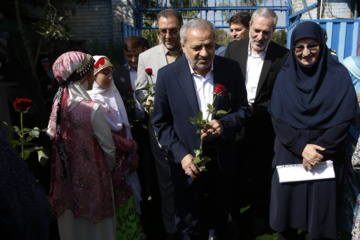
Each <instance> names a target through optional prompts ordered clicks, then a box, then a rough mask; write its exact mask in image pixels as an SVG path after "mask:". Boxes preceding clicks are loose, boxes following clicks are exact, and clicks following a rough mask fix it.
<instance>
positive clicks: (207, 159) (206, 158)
mask: <svg viewBox="0 0 360 240" xmlns="http://www.w3.org/2000/svg"><path fill="white" fill-rule="evenodd" d="M202 160H203V162H204V163H207V162H210V161H211V158H210V157H207V156H204V157H203V159H202Z"/></svg>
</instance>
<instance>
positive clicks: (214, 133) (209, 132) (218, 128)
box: [201, 119, 224, 140]
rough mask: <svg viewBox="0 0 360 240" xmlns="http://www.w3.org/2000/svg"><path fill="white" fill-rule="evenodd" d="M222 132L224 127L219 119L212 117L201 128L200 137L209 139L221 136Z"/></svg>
mask: <svg viewBox="0 0 360 240" xmlns="http://www.w3.org/2000/svg"><path fill="white" fill-rule="evenodd" d="M223 132H224V127H223V125H222V124H221V122H220V121H219V120H216V119H213V120H211V122H210V123H209V124H207V125H206V126H205V127H204V128H203V129H202V130H201V137H203V138H204V139H208V140H211V139H213V138H215V137H219V136H221V134H223Z"/></svg>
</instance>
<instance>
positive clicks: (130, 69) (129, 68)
mask: <svg viewBox="0 0 360 240" xmlns="http://www.w3.org/2000/svg"><path fill="white" fill-rule="evenodd" d="M127 67H128V70H129V71H135V70H134V69H133V68H132V67H130V65H129V64H128V65H127ZM135 72H136V71H135Z"/></svg>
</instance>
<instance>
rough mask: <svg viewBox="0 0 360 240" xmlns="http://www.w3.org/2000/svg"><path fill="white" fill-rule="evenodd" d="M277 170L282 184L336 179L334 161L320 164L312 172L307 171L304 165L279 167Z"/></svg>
mask: <svg viewBox="0 0 360 240" xmlns="http://www.w3.org/2000/svg"><path fill="white" fill-rule="evenodd" d="M276 169H277V172H278V175H279V182H280V183H286V182H300V181H313V180H320V179H329V178H335V172H334V166H333V161H332V160H327V161H323V162H321V163H319V164H318V165H317V166H316V167H314V168H313V170H312V171H311V172H310V171H305V169H304V166H303V165H302V164H289V165H279V166H276Z"/></svg>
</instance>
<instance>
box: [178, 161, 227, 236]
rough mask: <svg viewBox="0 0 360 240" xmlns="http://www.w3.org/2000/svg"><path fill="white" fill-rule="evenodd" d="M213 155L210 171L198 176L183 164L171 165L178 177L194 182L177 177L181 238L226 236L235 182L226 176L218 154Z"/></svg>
mask: <svg viewBox="0 0 360 240" xmlns="http://www.w3.org/2000/svg"><path fill="white" fill-rule="evenodd" d="M207 156H208V155H207ZM211 159H212V160H211V161H210V162H209V163H207V165H206V168H207V169H208V171H206V172H202V173H200V175H199V176H198V177H197V178H196V179H194V180H191V179H189V178H190V177H188V176H187V175H185V173H184V171H183V169H182V168H181V166H175V165H172V166H171V170H172V172H174V171H175V172H174V175H173V176H174V177H179V178H186V179H185V181H183V182H192V183H191V184H190V186H189V185H186V184H179V183H178V182H177V181H175V189H174V190H175V209H176V213H175V216H176V226H177V229H178V236H179V239H181V240H204V239H206V240H207V239H208V237H209V235H210V236H212V237H214V238H216V239H225V238H226V230H227V223H228V217H229V212H230V202H231V198H230V195H231V185H232V184H231V183H229V182H226V181H225V179H224V177H223V176H222V174H221V172H220V169H219V164H218V161H217V160H216V157H211Z"/></svg>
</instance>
